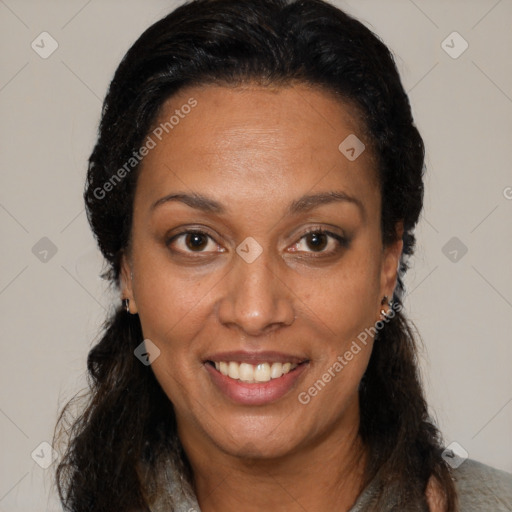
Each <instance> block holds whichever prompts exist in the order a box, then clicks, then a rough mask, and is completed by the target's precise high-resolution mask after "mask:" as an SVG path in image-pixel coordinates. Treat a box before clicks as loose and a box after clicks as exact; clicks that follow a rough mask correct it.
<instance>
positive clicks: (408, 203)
mask: <svg viewBox="0 0 512 512" xmlns="http://www.w3.org/2000/svg"><path fill="white" fill-rule="evenodd" d="M246 83H257V84H260V85H268V86H276V85H277V86H287V85H290V84H292V83H303V84H308V85H312V86H316V87H320V88H322V89H323V90H326V91H328V92H330V93H334V94H335V95H336V96H337V97H338V98H340V100H343V101H344V102H347V103H349V104H350V105H351V106H353V107H355V109H356V111H357V112H358V115H359V117H360V122H361V124H362V126H363V127H364V129H365V131H366V133H367V136H368V137H369V141H370V144H371V147H372V151H373V153H374V155H375V157H376V163H375V167H376V172H377V175H378V181H379V184H380V190H381V195H382V212H381V218H382V221H381V226H382V240H383V243H384V245H386V244H389V243H391V242H392V241H395V240H396V239H397V237H398V236H399V235H398V234H397V230H396V226H397V223H399V222H403V226H404V233H403V242H404V249H403V254H402V260H401V264H400V272H399V279H398V285H397V288H396V290H395V292H394V297H393V299H394V301H395V303H396V304H400V303H401V298H402V294H403V291H404V288H403V281H402V277H403V274H404V273H405V271H406V270H407V266H408V265H407V258H408V257H409V256H410V255H411V254H412V253H413V249H414V245H415V238H414V234H413V230H414V227H415V225H416V223H417V221H418V217H419V214H420V212H421V209H422V203H423V172H424V144H423V141H422V138H421V136H420V134H419V133H418V130H417V129H416V127H415V125H414V121H413V118H412V114H411V108H410V104H409V100H408V97H407V95H406V93H405V91H404V89H403V86H402V84H401V81H400V77H399V74H398V71H397V68H396V65H395V62H394V59H393V56H392V54H391V53H390V51H389V49H388V48H387V47H386V46H385V45H384V44H383V43H382V42H381V40H380V39H379V38H378V37H377V36H376V35H375V34H373V33H372V32H371V31H370V30H369V29H368V28H366V27H365V26H364V25H363V24H362V23H361V22H359V21H357V20H355V19H354V18H352V17H351V16H349V15H347V14H346V13H344V12H343V11H342V10H340V9H338V8H336V7H334V6H333V5H331V4H329V3H327V2H324V1H322V0H244V1H239V0H192V1H190V2H187V3H185V4H183V5H181V6H180V7H178V8H177V9H175V10H174V11H173V12H171V13H170V14H169V15H168V16H166V17H165V18H163V19H162V20H160V21H158V22H157V23H155V24H154V25H152V26H151V27H150V28H149V29H147V30H146V31H145V32H144V33H143V34H142V35H141V36H140V38H139V39H138V40H137V41H136V42H135V44H134V45H133V46H132V47H131V48H130V49H129V51H128V52H127V54H126V55H125V56H124V58H123V59H122V61H121V63H120V65H119V67H118V69H117V70H116V72H115V75H114V77H113V80H112V82H111V84H110V87H109V90H108V93H107V96H106V98H105V101H104V105H103V110H102V117H101V123H100V127H99V134H98V138H97V142H96V145H95V147H94V149H93V151H92V154H91V156H90V159H89V166H88V172H87V182H86V188H85V192H84V199H85V204H86V209H87V214H88V219H89V222H90V225H91V228H92V230H93V232H94V234H95V237H96V239H97V242H98V245H99V247H100V249H101V252H102V253H103V255H104V257H105V258H106V260H107V262H108V264H109V271H108V272H107V273H106V277H107V278H108V279H110V280H111V281H112V283H113V284H114V285H117V286H118V285H119V274H120V265H121V258H122V255H123V251H125V250H126V248H127V245H128V243H129V239H130V231H131V223H132V209H133V198H134V193H135V186H136V182H137V166H135V167H134V169H133V170H132V171H131V172H129V173H127V175H126V176H125V177H124V178H123V179H122V180H119V182H118V183H117V182H116V184H115V186H113V187H111V190H109V192H108V197H106V198H105V197H104V195H105V194H104V193H103V192H101V193H100V192H99V191H102V190H103V191H104V190H105V189H104V188H103V187H104V184H105V183H106V182H108V181H109V180H112V179H113V176H114V175H115V174H116V173H117V172H118V170H119V169H120V168H122V166H123V165H124V164H125V162H127V161H128V160H129V159H130V158H131V157H132V156H133V154H134V152H137V151H138V149H139V148H140V147H141V145H142V144H143V141H144V140H145V138H146V137H147V135H148V133H149V132H150V130H151V127H152V123H154V121H155V118H156V116H157V115H158V113H159V110H160V108H161V107H162V105H163V103H164V102H165V101H166V100H167V99H169V98H170V97H172V96H173V94H175V93H176V92H177V91H179V90H181V89H183V88H185V87H187V86H194V85H205V84H206V85H208V84H217V85H219V84H220V85H224V86H229V87H236V86H238V85H241V84H246ZM378 337H379V342H378V343H375V345H374V349H373V352H372V355H371V358H370V362H369V365H368V368H367V370H366V373H365V375H364V377H363V379H362V382H361V385H360V393H359V394H360V405H361V423H360V433H361V436H362V439H363V441H364V443H365V444H366V446H367V448H368V453H369V457H368V464H367V468H366V475H365V479H366V483H368V482H370V481H371V480H372V479H373V478H374V477H375V476H376V475H377V474H378V475H379V482H381V485H380V487H379V492H378V498H377V500H376V503H375V504H374V505H373V508H372V510H375V511H377V510H382V509H383V507H384V504H386V503H389V502H390V501H389V500H390V497H392V501H393V503H396V507H397V508H396V510H401V511H403V510H411V508H410V506H411V503H417V504H419V505H420V506H422V507H423V508H425V507H426V498H425V491H426V489H427V486H428V484H429V481H431V479H432V478H433V479H434V481H436V483H437V484H438V487H439V489H440V491H441V492H442V495H443V497H444V500H445V502H446V504H447V510H448V511H450V512H451V511H454V510H456V508H457V498H456V492H455V488H454V484H453V481H452V478H451V474H450V470H449V467H448V466H447V465H446V464H445V462H444V461H443V459H442V457H441V450H442V445H441V440H440V437H439V432H438V430H437V429H436V427H435V426H434V424H433V423H432V421H431V420H430V418H429V414H428V408H427V404H426V402H425V399H424V394H423V390H422V385H421V381H420V378H419V374H418V364H417V348H416V344H415V336H414V334H413V332H412V330H411V327H410V324H409V323H408V321H407V319H406V318H405V316H404V315H403V313H402V312H397V313H396V315H395V318H394V319H393V320H392V321H390V322H387V323H386V325H385V327H384V328H383V329H382V330H381V331H380V332H379V335H378ZM142 340H143V334H142V329H141V325H140V321H139V318H138V316H137V315H129V314H127V313H125V312H124V310H123V309H122V308H121V307H118V308H117V310H116V311H115V312H114V313H113V315H112V316H111V317H110V318H109V319H108V320H107V322H106V324H105V326H104V330H103V332H102V334H101V338H100V340H99V342H98V343H97V344H96V345H95V346H94V347H93V348H92V349H91V351H90V352H89V355H88V360H87V368H88V378H89V389H88V390H87V395H86V400H87V401H86V403H85V404H84V405H83V406H82V407H81V409H80V413H79V415H78V416H77V417H72V416H71V412H70V411H71V408H72V405H73V404H75V401H74V400H71V401H70V403H68V404H67V406H66V407H64V409H63V411H62V413H61V416H60V418H59V421H58V424H57V429H56V438H57V439H61V438H63V437H66V452H65V454H64V456H63V458H62V460H61V462H60V464H59V466H58V468H57V472H56V479H57V487H58V491H59V494H60V498H61V501H62V503H63V506H64V508H65V510H68V511H72V512H92V511H94V512H100V511H105V512H106V511H108V512H111V511H113V510H115V511H116V512H127V511H134V510H146V511H148V510H150V506H151V505H152V503H154V502H155V501H156V500H157V499H158V496H161V495H162V493H165V492H166V491H165V488H164V487H165V485H164V483H163V481H162V474H163V473H164V472H165V467H166V464H167V463H168V462H169V459H171V460H172V461H173V463H174V464H175V465H176V467H177V468H178V469H179V471H178V473H177V475H178V476H177V478H179V479H180V480H181V483H182V484H183V485H184V486H186V485H191V484H192V479H193V475H192V472H191V468H190V466H189V464H188V461H187V458H186V454H185V453H184V451H183V449H182V447H181V444H180V442H179V439H178V437H177V433H176V422H175V416H174V411H173V407H172V404H171V403H170V401H169V399H168V397H167V396H166V395H165V393H164V392H163V390H162V389H161V387H160V385H159V384H158V382H157V380H156V378H155V376H154V374H153V372H152V370H151V367H150V366H144V365H141V364H140V362H139V361H138V360H137V359H136V358H135V357H134V355H133V351H134V349H135V347H137V346H138V345H139V344H140V343H141V342H142ZM77 400H78V398H77ZM170 509H173V507H172V503H171V505H170ZM386 510H387V509H386ZM394 510H395V509H394ZM414 510H416V509H414Z"/></svg>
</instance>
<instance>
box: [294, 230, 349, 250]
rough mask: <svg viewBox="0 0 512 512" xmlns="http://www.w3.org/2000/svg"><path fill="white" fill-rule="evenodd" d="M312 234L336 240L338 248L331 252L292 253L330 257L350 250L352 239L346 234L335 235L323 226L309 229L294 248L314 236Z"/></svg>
mask: <svg viewBox="0 0 512 512" xmlns="http://www.w3.org/2000/svg"><path fill="white" fill-rule="evenodd" d="M312 233H317V234H322V235H326V236H328V237H329V238H331V239H334V241H335V243H336V244H337V246H338V247H337V248H336V249H334V250H330V251H313V250H312V251H292V252H296V253H306V254H312V255H315V254H316V255H317V256H316V257H321V256H329V255H334V254H336V253H337V252H339V251H340V250H341V249H346V248H348V247H349V245H350V242H351V239H350V237H348V236H347V235H346V234H345V233H342V234H340V233H335V232H334V231H331V230H329V229H327V228H325V227H322V226H313V227H309V228H307V230H306V231H305V232H303V233H302V235H301V236H300V237H299V238H298V239H297V241H296V242H294V243H293V244H292V246H293V245H296V244H298V243H300V242H301V241H302V240H303V239H304V238H306V237H307V236H308V235H309V234H312Z"/></svg>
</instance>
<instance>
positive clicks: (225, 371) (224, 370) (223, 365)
mask: <svg viewBox="0 0 512 512" xmlns="http://www.w3.org/2000/svg"><path fill="white" fill-rule="evenodd" d="M219 366H220V373H222V375H227V374H228V373H229V370H228V363H226V362H224V361H221V362H220V364H219Z"/></svg>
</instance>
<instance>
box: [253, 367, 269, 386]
mask: <svg viewBox="0 0 512 512" xmlns="http://www.w3.org/2000/svg"><path fill="white" fill-rule="evenodd" d="M254 380H255V381H256V382H268V381H269V380H270V365H269V364H268V363H263V364H259V365H258V366H256V370H255V372H254Z"/></svg>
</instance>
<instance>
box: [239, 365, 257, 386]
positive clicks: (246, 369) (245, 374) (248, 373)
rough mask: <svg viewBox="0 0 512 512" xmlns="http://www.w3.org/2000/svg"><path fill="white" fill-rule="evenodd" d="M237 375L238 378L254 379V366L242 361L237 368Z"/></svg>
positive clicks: (246, 380) (250, 380)
mask: <svg viewBox="0 0 512 512" xmlns="http://www.w3.org/2000/svg"><path fill="white" fill-rule="evenodd" d="M238 376H239V379H240V380H243V381H245V382H252V381H253V380H254V367H253V366H252V364H247V363H242V364H241V365H240V366H239V368H238Z"/></svg>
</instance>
